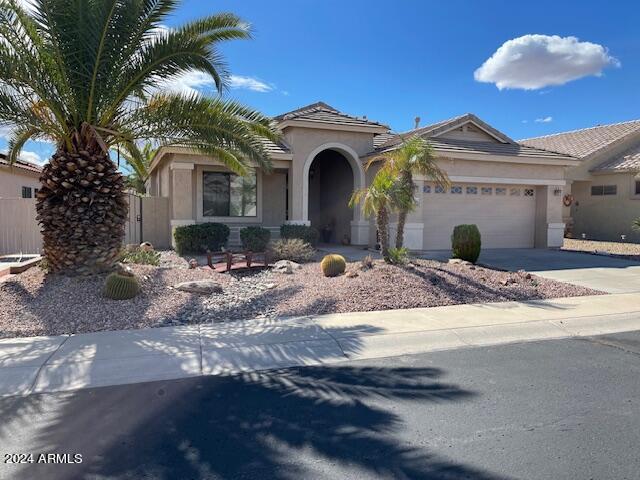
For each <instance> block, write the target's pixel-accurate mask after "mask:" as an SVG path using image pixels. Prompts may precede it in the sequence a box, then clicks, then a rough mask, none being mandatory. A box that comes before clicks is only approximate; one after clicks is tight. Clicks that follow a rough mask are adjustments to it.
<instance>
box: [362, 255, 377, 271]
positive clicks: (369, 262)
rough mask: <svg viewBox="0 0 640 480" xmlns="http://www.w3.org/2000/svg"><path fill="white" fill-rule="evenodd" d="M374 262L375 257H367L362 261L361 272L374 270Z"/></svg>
mask: <svg viewBox="0 0 640 480" xmlns="http://www.w3.org/2000/svg"><path fill="white" fill-rule="evenodd" d="M373 266H374V262H373V257H372V256H371V255H367V256H366V257H364V258H363V259H362V260H360V269H361V270H369V269H371V268H373Z"/></svg>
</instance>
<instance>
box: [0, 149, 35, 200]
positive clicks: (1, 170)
mask: <svg viewBox="0 0 640 480" xmlns="http://www.w3.org/2000/svg"><path fill="white" fill-rule="evenodd" d="M41 172H42V169H41V167H40V166H39V165H36V164H35V163H31V162H27V161H25V160H17V161H16V162H14V163H13V165H9V161H8V160H7V157H6V155H4V154H3V153H0V198H34V197H35V194H36V192H37V191H38V188H40V181H39V180H38V179H39V178H40V174H41Z"/></svg>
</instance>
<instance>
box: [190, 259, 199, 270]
mask: <svg viewBox="0 0 640 480" xmlns="http://www.w3.org/2000/svg"><path fill="white" fill-rule="evenodd" d="M189 268H190V269H192V270H193V269H194V268H198V260H196V259H195V258H192V259H191V260H189Z"/></svg>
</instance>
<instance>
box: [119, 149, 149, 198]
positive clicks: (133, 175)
mask: <svg viewBox="0 0 640 480" xmlns="http://www.w3.org/2000/svg"><path fill="white" fill-rule="evenodd" d="M157 151H158V149H157V148H155V147H154V146H153V144H152V143H151V142H146V143H145V144H144V146H143V147H142V149H141V150H139V149H138V148H133V149H131V148H130V149H127V151H124V152H122V155H123V156H124V158H125V160H126V162H127V164H128V165H129V167H130V170H131V171H130V173H129V174H128V175H127V180H126V185H127V187H129V188H132V189H134V190H135V191H136V192H138V193H139V194H141V195H144V194H146V193H147V180H148V179H149V167H150V166H151V161H152V160H153V157H155V155H156V152H157ZM119 153H120V152H118V154H119Z"/></svg>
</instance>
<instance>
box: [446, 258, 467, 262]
mask: <svg viewBox="0 0 640 480" xmlns="http://www.w3.org/2000/svg"><path fill="white" fill-rule="evenodd" d="M463 262H464V260H461V259H460V258H450V259H449V261H448V262H447V263H463Z"/></svg>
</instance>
